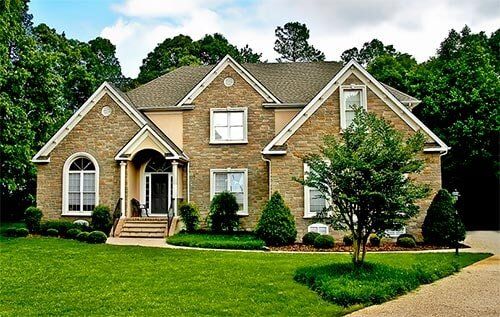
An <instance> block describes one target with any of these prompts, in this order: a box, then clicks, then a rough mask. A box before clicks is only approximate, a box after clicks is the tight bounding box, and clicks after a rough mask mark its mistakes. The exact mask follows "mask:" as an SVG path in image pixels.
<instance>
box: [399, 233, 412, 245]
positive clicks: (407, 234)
mask: <svg viewBox="0 0 500 317" xmlns="http://www.w3.org/2000/svg"><path fill="white" fill-rule="evenodd" d="M403 238H410V239H412V240H413V241H415V244H417V239H415V237H414V236H413V235H411V234H409V233H403V234H400V235H399V236H398V238H397V239H396V244H397V245H399V240H401V239H403Z"/></svg>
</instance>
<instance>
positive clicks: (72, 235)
mask: <svg viewBox="0 0 500 317" xmlns="http://www.w3.org/2000/svg"><path fill="white" fill-rule="evenodd" d="M81 232H82V231H81V230H80V229H76V228H73V229H69V230H68V232H66V238H68V239H76V237H77V236H78V235H79V234H80V233H81Z"/></svg>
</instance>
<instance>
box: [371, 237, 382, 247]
mask: <svg viewBox="0 0 500 317" xmlns="http://www.w3.org/2000/svg"><path fill="white" fill-rule="evenodd" d="M370 245H371V246H372V247H379V246H380V238H379V237H378V236H377V235H376V234H371V235H370Z"/></svg>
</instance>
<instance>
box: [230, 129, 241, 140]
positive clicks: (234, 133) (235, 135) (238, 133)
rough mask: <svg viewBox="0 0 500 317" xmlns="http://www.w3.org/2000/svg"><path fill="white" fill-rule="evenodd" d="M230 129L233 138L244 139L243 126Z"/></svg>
mask: <svg viewBox="0 0 500 317" xmlns="http://www.w3.org/2000/svg"><path fill="white" fill-rule="evenodd" d="M230 130H231V131H230V134H229V135H230V136H231V140H243V127H231V128H230Z"/></svg>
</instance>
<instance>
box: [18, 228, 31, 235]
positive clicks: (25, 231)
mask: <svg viewBox="0 0 500 317" xmlns="http://www.w3.org/2000/svg"><path fill="white" fill-rule="evenodd" d="M29 233H30V232H29V230H28V229H26V228H17V229H16V237H27V236H28V234H29Z"/></svg>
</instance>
